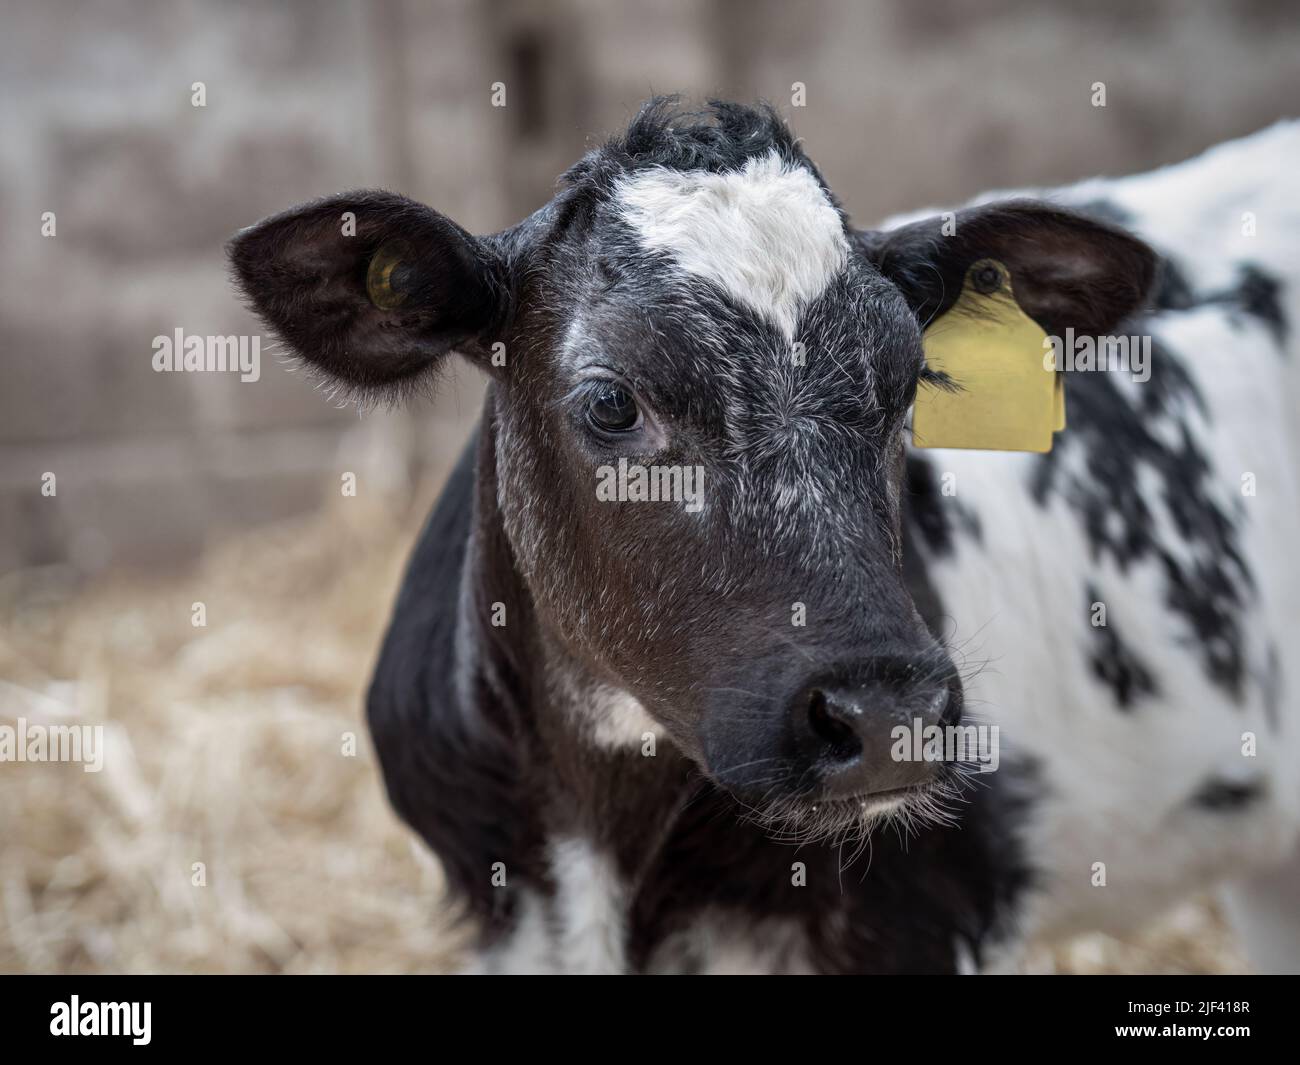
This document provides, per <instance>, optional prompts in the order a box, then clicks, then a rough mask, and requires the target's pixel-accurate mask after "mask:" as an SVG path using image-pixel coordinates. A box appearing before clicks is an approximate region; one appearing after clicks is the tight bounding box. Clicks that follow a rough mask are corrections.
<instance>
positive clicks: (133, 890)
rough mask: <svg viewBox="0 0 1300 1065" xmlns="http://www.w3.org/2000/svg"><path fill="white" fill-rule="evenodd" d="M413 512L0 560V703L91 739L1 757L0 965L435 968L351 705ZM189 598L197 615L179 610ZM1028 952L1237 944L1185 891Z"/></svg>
mask: <svg viewBox="0 0 1300 1065" xmlns="http://www.w3.org/2000/svg"><path fill="white" fill-rule="evenodd" d="M421 495H422V496H423V497H424V498H425V499H426V500H427V498H428V497H429V493H427V492H424V493H421ZM421 517H422V512H421V508H420V507H415V508H412V509H411V510H410V511H409V512H407V513H403V514H398V513H397V512H396V510H395V508H386V507H384V506H381V505H379V504H374V503H366V502H364V501H363V500H361V499H359V498H349V499H340V500H336V501H334V502H332V503H330V504H328V505H327V506H326V508H325V509H324V510H322V511H321V512H318V513H317V514H315V515H313V516H311V517H308V518H303V519H298V520H294V521H291V522H287V523H282V524H278V525H275V526H270V527H263V528H260V529H257V530H254V531H250V532H247V533H245V534H243V535H241V536H240V537H238V538H237V539H234V540H231V541H227V542H225V543H222V544H219V545H215V546H213V547H212V548H211V549H210V550H209V551H207V552H206V553H205V554H204V556H203V557H202V559H201V560H199V562H198V563H197V564H196V565H194V566H193V567H192V568H191V569H189V570H187V571H186V572H184V573H180V574H172V575H167V576H156V575H154V576H150V575H143V576H142V575H140V574H138V573H137V574H134V575H126V574H123V573H120V572H118V573H109V574H107V575H104V576H101V577H99V578H96V579H94V580H92V581H88V582H83V581H80V580H79V579H77V578H76V577H75V575H74V574H72V573H71V572H70V571H68V570H66V569H63V568H59V567H55V568H46V569H39V570H27V571H20V572H17V573H13V574H10V575H8V576H7V577H4V578H0V724H13V723H14V720H15V719H16V718H17V717H19V716H23V717H25V718H26V719H27V720H28V721H29V722H38V721H39V722H65V723H73V722H77V723H93V724H102V725H103V726H104V734H105V744H106V755H105V762H104V768H103V771H102V772H99V773H87V772H84V771H83V769H82V767H81V766H79V765H70V764H11V763H9V764H2V765H0V971H4V972H71V973H99V972H110V973H111V972H126V973H137V972H218V973H224V972H288V973H300V972H428V971H441V970H445V969H446V968H448V967H449V966H451V965H452V964H454V962H455V960H456V958H457V957H458V956H459V954H460V953H461V951H462V950H463V945H464V938H465V937H464V933H463V932H462V931H459V930H458V929H457V926H456V924H455V922H454V921H453V920H452V919H451V917H450V916H449V914H448V913H447V910H446V907H445V906H444V905H443V904H442V901H441V899H442V878H441V874H440V872H439V869H438V866H437V863H436V861H435V860H434V859H433V858H432V857H430V856H428V855H427V853H426V852H425V851H424V850H423V849H422V848H421V847H420V846H418V845H417V844H416V842H415V841H414V839H413V837H412V836H411V835H410V833H408V832H407V831H406V830H405V829H404V828H403V827H402V826H401V825H400V824H399V822H398V821H397V820H396V818H395V817H394V816H393V815H392V813H391V811H390V810H389V809H388V807H387V805H386V802H385V799H384V797H383V789H382V783H381V781H380V778H379V775H378V771H377V767H376V764H375V760H374V757H373V754H372V752H371V750H370V745H369V741H368V738H367V737H366V735H365V731H364V724H363V721H362V715H361V700H362V693H363V690H364V687H365V683H366V680H367V676H368V672H369V669H370V666H371V662H372V658H373V655H374V652H375V649H376V648H377V646H378V641H379V638H380V635H381V632H382V629H383V626H384V623H385V620H386V616H387V612H388V609H389V606H390V604H391V601H392V598H393V596H394V594H395V592H396V589H397V585H398V581H399V579H400V572H401V567H402V563H403V561H404V557H405V553H406V551H407V550H408V549H409V546H410V544H411V541H412V539H413V537H414V535H415V530H416V528H417V527H418V524H419V521H420V518H421ZM196 602H202V603H203V604H204V605H205V608H206V612H207V618H206V621H207V624H206V626H205V627H195V626H193V625H192V624H191V618H192V616H193V604H194V603H196ZM349 734H351V735H352V736H353V737H354V742H355V754H349V753H347V747H348V744H349V739H348V736H349ZM196 863H202V865H201V867H200V866H197V865H196ZM1033 966H1034V968H1036V969H1040V970H1041V969H1048V970H1055V971H1065V972H1118V971H1138V972H1162V973H1164V972H1225V971H1227V972H1230V971H1239V970H1240V969H1241V968H1242V962H1241V960H1240V957H1239V955H1238V953H1237V951H1236V949H1235V946H1234V944H1233V942H1232V939H1231V937H1230V935H1229V933H1228V932H1227V931H1226V929H1225V928H1224V927H1223V925H1222V923H1221V921H1220V920H1219V919H1218V917H1217V915H1216V913H1215V912H1214V910H1213V909H1212V908H1211V907H1210V906H1209V905H1208V904H1199V903H1198V904H1191V905H1188V906H1186V907H1184V908H1183V909H1181V910H1179V911H1178V912H1177V913H1175V914H1173V915H1171V916H1170V917H1169V918H1168V919H1166V920H1164V921H1162V922H1161V923H1160V924H1159V925H1157V926H1155V927H1152V928H1150V929H1148V930H1146V931H1145V932H1144V933H1143V934H1141V935H1139V936H1136V937H1133V938H1131V939H1128V940H1125V941H1119V940H1116V939H1112V938H1109V937H1104V936H1088V937H1084V938H1081V939H1078V940H1075V941H1074V942H1072V943H1070V944H1067V945H1065V946H1064V947H1060V948H1058V949H1056V950H1054V951H1051V952H1047V951H1043V952H1039V953H1038V954H1036V956H1035V957H1034V959H1033Z"/></svg>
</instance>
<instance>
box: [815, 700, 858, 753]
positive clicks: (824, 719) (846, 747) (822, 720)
mask: <svg viewBox="0 0 1300 1065" xmlns="http://www.w3.org/2000/svg"><path fill="white" fill-rule="evenodd" d="M808 724H809V725H810V726H811V727H812V732H813V735H814V736H816V737H817V738H818V739H819V740H821V741H822V742H823V743H824V744H826V745H827V746H828V747H829V748H830V753H831V754H832V755H833V756H834V757H835V758H837V759H840V760H845V761H847V760H848V759H850V758H856V757H857V756H858V754H859V753H861V751H862V741H861V740H860V739H859V738H858V735H857V733H856V732H854V731H853V729H852V727H850V726H849V725H848V724H846V723H845V722H844V721H843V720H841V719H840V718H839V717H837V716H836V714H835V712H834V711H833V710H832V708H831V703H830V700H829V699H828V698H827V697H826V693H825V692H824V691H822V690H821V689H820V688H814V689H813V691H812V694H811V695H809V697H808Z"/></svg>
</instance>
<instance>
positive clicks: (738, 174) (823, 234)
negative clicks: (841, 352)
mask: <svg viewBox="0 0 1300 1065" xmlns="http://www.w3.org/2000/svg"><path fill="white" fill-rule="evenodd" d="M615 202H616V203H617V205H618V209H619V214H620V216H621V217H622V218H623V220H624V221H625V222H627V223H628V225H630V226H631V227H632V228H633V230H635V231H636V233H637V235H638V236H639V237H640V239H641V243H642V245H643V246H644V247H645V248H646V250H647V251H657V252H663V253H665V254H667V255H669V256H671V258H672V259H673V261H674V262H675V263H676V264H677V265H678V266H679V267H680V268H681V269H682V270H684V271H685V272H686V273H688V274H692V275H695V276H697V277H702V278H706V279H708V280H709V281H712V282H713V283H714V284H716V285H718V286H720V287H721V288H722V289H723V290H724V291H725V292H726V293H727V294H728V295H730V296H731V297H732V298H733V299H735V300H737V301H739V302H740V303H743V304H744V305H745V306H746V307H749V308H750V309H752V310H753V311H755V312H757V313H758V314H760V315H762V316H763V317H764V318H766V319H767V320H768V321H770V322H771V323H772V324H773V325H775V326H776V327H777V328H778V329H780V330H781V332H782V333H783V334H784V335H785V337H786V338H787V339H790V340H792V339H793V338H794V335H795V328H796V326H797V324H798V319H799V314H800V312H801V311H802V310H803V308H804V307H806V306H807V305H808V304H809V303H811V302H812V301H813V300H814V299H816V298H817V297H818V296H819V295H821V293H822V292H823V291H825V289H826V286H827V285H829V284H830V283H831V280H832V279H833V278H834V277H835V275H836V274H837V273H838V272H839V271H840V270H841V269H843V267H844V264H845V262H846V261H847V259H848V254H849V245H848V240H847V238H846V237H845V235H844V226H843V223H842V221H841V220H840V216H839V213H838V212H837V211H836V210H835V208H834V207H833V206H832V204H831V202H830V198H829V197H828V196H827V195H826V193H825V191H824V190H823V189H822V187H821V185H819V184H818V182H817V179H816V178H815V177H814V176H813V175H812V173H811V172H810V171H809V170H807V169H805V168H804V167H800V166H794V167H786V166H785V165H784V164H783V163H782V161H781V158H780V156H779V155H778V154H777V153H776V152H775V151H773V152H770V153H768V154H767V155H763V156H755V157H754V158H752V159H750V160H749V161H748V162H746V164H745V166H744V168H743V169H741V170H739V171H733V172H730V173H724V174H713V173H709V172H707V171H702V170H701V171H680V170H668V169H665V168H663V167H657V168H654V169H650V170H644V171H640V172H638V173H635V174H632V175H631V176H629V177H626V178H624V179H623V180H622V181H620V182H619V184H618V187H617V190H616V193H615Z"/></svg>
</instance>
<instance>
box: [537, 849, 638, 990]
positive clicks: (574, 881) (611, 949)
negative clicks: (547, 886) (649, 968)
mask: <svg viewBox="0 0 1300 1065" xmlns="http://www.w3.org/2000/svg"><path fill="white" fill-rule="evenodd" d="M551 874H552V876H553V877H554V878H555V884H556V923H557V925H558V928H557V935H556V953H557V955H558V957H557V961H558V963H559V967H560V971H561V972H565V973H621V972H623V971H624V970H625V969H626V967H627V962H626V958H625V953H624V947H625V944H624V940H625V938H626V935H627V918H626V911H627V904H628V903H627V890H626V887H625V886H624V884H623V880H622V877H621V876H620V875H619V873H618V869H617V868H616V867H615V865H614V860H613V858H612V856H610V855H608V854H605V853H603V852H601V851H598V850H596V849H595V848H594V847H593V846H592V845H591V844H590V843H588V842H587V841H586V840H582V839H564V840H559V841H557V842H555V843H553V844H552V845H551Z"/></svg>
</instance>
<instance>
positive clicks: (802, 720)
mask: <svg viewBox="0 0 1300 1065" xmlns="http://www.w3.org/2000/svg"><path fill="white" fill-rule="evenodd" d="M853 676H854V679H853V680H852V681H842V680H826V681H818V682H815V683H813V684H811V685H809V686H806V687H804V688H803V689H802V690H801V691H800V694H799V695H797V696H796V697H795V699H794V702H793V705H792V706H791V708H790V713H791V717H792V722H791V723H792V725H793V727H794V732H795V744H796V747H797V749H798V750H800V752H801V753H802V756H803V759H804V760H805V762H806V769H807V770H808V771H809V772H810V773H811V774H812V775H813V777H815V779H817V780H819V781H820V783H821V785H822V794H823V795H824V796H825V797H827V798H842V797H847V796H853V795H868V794H873V793H876V792H884V791H893V790H896V789H900V788H907V787H911V786H913V785H916V784H924V783H926V782H927V781H929V780H932V779H933V778H934V777H935V775H936V774H937V772H938V768H939V767H938V765H937V764H936V763H935V762H934V761H926V760H924V759H916V758H915V757H914V753H915V749H916V745H915V744H913V743H912V741H911V739H910V737H911V735H912V732H913V730H914V729H917V728H919V729H925V728H927V727H929V726H931V725H939V726H944V725H950V724H956V723H957V721H958V720H960V717H961V689H960V687H959V686H958V684H957V681H956V679H955V678H953V677H951V676H946V675H945V676H940V677H935V676H934V665H933V663H932V662H930V663H922V662H921V661H919V660H906V659H877V660H873V661H871V662H869V663H868V664H867V665H866V667H865V668H859V669H857V670H855V671H853ZM899 726H902V727H903V728H905V729H906V730H907V731H906V737H907V742H906V743H905V744H902V745H900V743H899V739H900V735H901V734H900V733H899V732H897V731H896V730H897V729H898V728H899ZM900 751H901V752H902V756H900V755H899V752H900Z"/></svg>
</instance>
